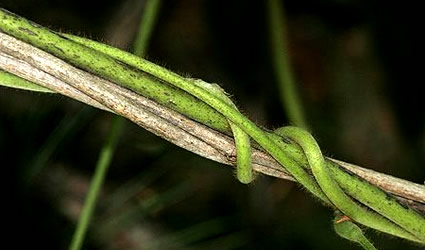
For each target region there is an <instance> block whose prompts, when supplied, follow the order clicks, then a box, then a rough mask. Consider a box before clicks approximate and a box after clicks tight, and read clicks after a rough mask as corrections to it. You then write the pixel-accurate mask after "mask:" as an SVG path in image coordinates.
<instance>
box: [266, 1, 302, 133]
mask: <svg viewBox="0 0 425 250" xmlns="http://www.w3.org/2000/svg"><path fill="white" fill-rule="evenodd" d="M279 2H280V1H279V0H269V1H268V3H267V8H268V14H267V16H268V18H269V33H270V42H271V46H270V48H271V56H272V59H273V67H274V71H275V74H276V78H277V83H278V88H279V95H280V100H281V102H282V104H283V108H284V110H285V111H286V114H287V116H288V119H289V122H290V123H291V125H293V126H298V127H302V128H305V129H307V128H308V125H307V122H306V119H305V115H304V111H303V107H302V103H301V99H300V98H299V95H298V92H297V88H296V83H295V80H294V76H293V73H292V68H291V63H290V59H289V53H288V51H289V49H288V47H289V46H288V39H287V31H286V23H285V22H286V20H285V12H284V9H283V7H282V6H281V4H280V3H279Z"/></svg>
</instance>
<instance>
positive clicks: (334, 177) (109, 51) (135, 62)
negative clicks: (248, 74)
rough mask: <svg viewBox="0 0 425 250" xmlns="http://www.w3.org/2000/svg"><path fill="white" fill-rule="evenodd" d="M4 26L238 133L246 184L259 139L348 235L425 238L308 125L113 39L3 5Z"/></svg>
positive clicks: (415, 221)
mask: <svg viewBox="0 0 425 250" xmlns="http://www.w3.org/2000/svg"><path fill="white" fill-rule="evenodd" d="M0 31H2V32H4V33H7V34H9V35H11V36H14V37H15V38H18V39H20V40H23V41H25V42H27V43H29V44H32V45H33V46H36V47H38V48H40V49H43V50H45V51H47V52H49V53H51V54H53V55H55V56H57V57H59V58H61V59H63V60H65V61H67V62H68V63H70V64H72V65H74V66H77V67H79V68H82V69H84V70H86V71H89V72H92V73H94V74H97V75H99V76H101V77H104V78H106V79H108V80H111V81H114V82H116V83H117V84H120V85H122V86H124V87H126V88H129V89H131V90H133V91H135V92H137V93H139V94H141V95H143V96H145V97H148V98H150V99H153V100H155V101H156V102H158V103H161V104H163V105H165V106H167V107H170V108H172V109H174V110H176V111H178V112H179V113H182V114H184V115H186V116H188V117H190V118H192V119H194V120H196V121H198V122H200V123H203V124H205V125H207V126H209V127H211V128H213V129H216V130H218V131H221V132H225V133H230V132H232V134H233V136H234V138H235V143H236V148H237V177H238V179H239V180H240V181H241V182H242V183H249V182H251V181H252V180H253V178H254V174H253V172H252V167H251V151H250V150H251V145H250V139H253V140H254V141H256V142H257V143H258V144H259V145H260V146H261V148H262V149H263V150H265V151H266V152H268V153H269V154H270V155H271V156H272V157H273V158H274V159H276V161H277V162H279V163H280V164H281V165H282V166H283V167H284V168H285V169H286V170H287V171H288V172H289V173H291V174H292V176H293V177H294V178H295V179H296V180H297V181H298V182H299V183H300V184H301V185H302V186H303V187H305V188H306V189H307V190H308V191H309V192H311V193H312V194H313V195H314V196H316V197H318V198H319V200H321V201H322V202H323V203H324V204H326V205H328V206H329V207H331V208H333V209H334V210H336V211H339V212H340V213H342V214H344V215H345V216H347V218H349V219H346V220H335V221H336V225H335V229H336V231H337V233H338V234H339V235H341V236H342V237H344V238H348V239H350V238H351V240H354V241H357V242H359V243H360V244H361V245H362V246H364V247H365V248H366V247H369V248H368V249H373V245H371V244H370V243H367V242H368V241H367V239H366V238H364V235H363V234H362V233H361V230H360V228H359V227H358V226H357V225H356V224H354V223H358V224H361V225H364V226H367V227H370V228H373V229H376V230H378V231H381V232H385V233H388V234H390V235H394V236H398V237H401V238H404V239H408V240H411V241H413V242H417V243H422V244H425V219H424V217H423V216H422V215H420V214H419V213H417V212H416V211H414V210H413V209H411V208H409V207H405V206H403V205H402V204H400V203H399V202H398V201H397V200H396V199H395V198H394V197H392V196H391V195H389V194H387V193H385V192H384V191H382V190H381V189H379V188H377V187H375V186H373V185H371V184H369V183H368V182H366V181H364V180H362V179H360V178H358V177H356V176H353V175H351V174H350V173H348V172H346V171H344V170H342V169H341V168H339V167H338V165H337V164H336V163H334V162H332V161H329V160H327V159H325V157H323V155H322V153H321V152H320V148H319V146H318V144H317V142H316V141H315V140H314V138H313V137H312V135H311V134H310V133H308V132H307V131H305V130H302V129H300V128H295V127H283V128H280V129H278V130H276V131H274V132H272V131H267V130H265V129H262V128H259V127H258V126H257V125H255V124H254V123H253V122H252V121H250V120H249V119H248V118H246V117H245V116H243V115H242V114H241V113H240V112H239V111H238V109H237V108H236V106H235V105H234V104H233V102H232V101H231V100H230V98H228V97H227V96H226V93H225V92H224V91H223V90H222V89H221V88H220V87H219V86H217V85H212V84H209V83H205V82H203V81H202V80H194V79H188V78H184V77H182V76H180V75H178V74H176V73H174V72H172V71H169V70H167V69H165V68H163V67H160V66H158V65H156V64H154V63H151V62H149V61H147V60H144V59H142V58H140V57H137V56H134V55H132V54H130V53H127V52H124V51H121V50H119V49H117V48H113V47H111V46H108V45H105V44H101V43H98V42H95V41H92V40H89V39H86V38H81V37H77V36H73V35H67V34H59V33H56V32H53V31H50V30H49V29H46V28H44V27H41V26H40V25H37V24H35V23H32V22H30V21H28V20H26V19H24V18H22V17H19V16H17V15H15V14H13V13H10V12H8V11H6V10H3V9H0ZM0 75H4V74H0ZM9 80H10V79H9ZM23 83H25V84H26V85H28V84H29V85H31V83H28V82H23ZM27 88H28V89H31V87H28V86H27ZM32 88H33V90H36V89H34V88H35V87H32ZM353 222H354V223H353ZM338 224H341V225H338ZM359 230H360V231H359Z"/></svg>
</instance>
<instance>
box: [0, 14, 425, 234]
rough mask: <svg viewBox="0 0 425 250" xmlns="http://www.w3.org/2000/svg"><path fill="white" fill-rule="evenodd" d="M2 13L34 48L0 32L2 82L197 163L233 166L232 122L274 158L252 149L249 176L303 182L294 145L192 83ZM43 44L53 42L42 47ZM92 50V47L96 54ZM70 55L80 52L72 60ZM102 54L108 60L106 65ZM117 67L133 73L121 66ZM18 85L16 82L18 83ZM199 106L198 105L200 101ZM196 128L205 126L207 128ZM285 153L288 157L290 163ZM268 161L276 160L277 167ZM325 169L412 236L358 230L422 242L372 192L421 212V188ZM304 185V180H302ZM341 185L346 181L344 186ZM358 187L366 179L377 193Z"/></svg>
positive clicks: (350, 169)
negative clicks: (126, 126) (170, 147)
mask: <svg viewBox="0 0 425 250" xmlns="http://www.w3.org/2000/svg"><path fill="white" fill-rule="evenodd" d="M0 14H2V18H3V23H1V24H2V27H0V30H3V31H7V32H8V33H11V34H13V36H16V37H19V38H21V39H23V40H26V41H30V42H31V43H32V45H29V44H27V43H24V42H22V41H19V40H17V39H15V38H13V37H12V36H9V35H6V34H4V33H0V69H3V70H5V71H1V72H0V74H2V75H3V76H5V75H7V74H8V75H7V76H8V78H7V77H3V78H2V79H3V80H4V79H11V78H13V77H12V76H11V75H10V73H12V74H13V75H17V76H19V77H21V78H24V79H27V80H29V81H31V82H35V83H37V84H39V85H42V86H45V87H47V88H48V89H51V90H53V91H55V92H58V93H61V94H64V95H68V96H71V97H72V98H75V99H79V100H81V101H83V102H86V103H89V104H90V105H93V106H96V107H99V108H102V109H105V110H109V111H113V112H115V113H117V114H120V115H122V116H124V117H127V118H128V119H130V120H132V121H133V122H135V123H137V124H139V125H140V126H142V127H145V128H146V129H147V130H149V131H151V132H153V133H155V134H157V135H159V136H161V137H163V138H165V139H167V140H169V141H171V142H173V143H175V144H177V145H179V146H181V147H183V148H186V149H187V150H190V151H192V152H195V153H197V154H199V155H201V156H204V157H206V158H209V159H212V160H215V161H219V162H222V163H225V164H228V165H234V164H235V159H236V155H235V154H236V150H235V148H234V142H233V140H232V139H231V138H230V137H228V136H227V134H226V132H227V133H228V132H229V126H228V122H227V120H226V119H230V121H231V122H232V123H235V124H237V125H238V126H240V127H241V128H243V130H244V131H245V132H249V135H250V136H251V137H252V138H253V139H254V140H256V141H257V142H258V143H259V144H260V145H261V146H262V148H264V149H265V150H266V151H267V152H268V153H269V154H271V156H273V158H272V157H270V156H269V154H266V153H264V152H263V151H262V150H260V147H258V146H255V147H253V154H252V162H253V169H254V170H256V171H259V172H263V173H266V174H269V175H274V176H277V177H281V178H286V179H290V178H292V177H291V175H289V174H287V172H286V171H285V170H284V169H283V168H282V167H281V165H283V166H285V167H286V168H287V169H288V170H289V171H290V172H291V173H292V174H293V175H294V176H295V178H297V179H298V180H301V179H300V178H301V177H300V176H303V175H305V170H303V169H302V168H299V167H298V168H293V167H292V166H296V165H298V166H305V165H306V164H309V163H307V160H306V159H305V158H304V156H303V152H302V151H301V150H300V148H299V147H298V146H297V145H295V144H293V143H291V142H288V141H285V140H284V138H283V137H280V136H278V135H277V134H275V133H270V132H268V131H264V130H261V129H259V128H258V127H257V126H255V124H253V123H252V122H250V121H249V120H247V119H246V118H245V117H243V116H241V115H240V113H239V112H238V111H237V110H236V109H234V107H232V106H231V105H229V104H228V103H226V102H224V101H223V100H220V99H218V98H216V97H215V96H212V95H210V94H209V93H208V92H207V91H205V89H202V88H200V87H198V86H196V85H194V84H192V83H191V82H190V81H188V80H187V79H184V78H182V77H180V76H178V75H176V74H174V73H173V72H170V71H166V70H164V69H163V68H160V67H159V66H156V65H154V64H152V63H150V62H148V61H144V60H142V59H140V58H137V57H134V56H131V55H129V54H127V53H125V52H122V51H118V50H116V49H114V48H111V47H108V46H105V45H101V44H98V43H96V42H93V41H90V40H87V39H83V38H78V37H73V36H66V37H67V38H65V37H61V36H59V35H57V34H54V33H51V32H50V33H49V32H48V31H46V30H43V28H41V27H39V26H37V25H36V24H33V23H28V22H26V21H22V20H19V18H18V17H16V16H13V15H11V14H10V13H6V12H1V13H0ZM43 39H48V40H49V41H52V42H51V43H45V42H43ZM67 39H70V40H67ZM71 40H73V41H76V42H77V43H75V42H72V41H71ZM80 44H85V45H87V46H89V47H85V46H84V45H80ZM33 45H36V46H38V47H42V48H43V49H44V50H47V51H49V52H50V53H52V52H53V54H55V55H56V56H59V57H62V58H66V61H67V62H64V61H62V60H60V59H58V58H57V57H55V56H52V55H50V54H49V53H47V52H44V51H43V50H40V49H37V48H35V47H34V46H33ZM90 48H94V50H93V49H90ZM97 49H99V50H102V51H103V53H106V54H104V55H103V54H99V52H98V51H96V50H97ZM76 51H78V52H81V53H80V54H77V53H76ZM105 51H106V52H105ZM73 53H74V54H73ZM68 55H69V57H68ZM106 55H109V56H112V58H111V57H109V56H106ZM95 60H98V61H99V63H96V66H93V64H92V62H94V61H95ZM68 62H71V63H73V64H74V65H78V67H80V68H83V69H85V70H88V71H91V72H93V73H96V75H102V77H105V78H106V79H110V80H112V81H113V82H111V81H108V80H105V79H103V78H100V77H98V76H96V75H95V74H91V73H88V72H86V71H83V70H80V69H77V68H75V67H73V66H71V65H70V64H69V63H68ZM122 63H125V64H127V65H129V66H131V67H128V66H123V64H122ZM132 67H133V68H132ZM140 70H141V71H140ZM6 71H7V72H9V73H7V72H6ZM123 72H125V73H123ZM141 72H143V73H141ZM152 76H155V77H156V78H153V77H152ZM16 78H17V81H24V80H22V79H21V80H19V79H20V78H18V77H16ZM162 81H163V82H162ZM114 82H118V83H121V85H124V86H125V87H126V88H123V87H122V86H118V85H117V84H115V83H114ZM141 82H144V83H149V86H150V87H151V88H149V89H148V88H147V87H146V86H144V85H141V84H140V83H141ZM88 83H90V84H88ZM166 83H169V84H171V85H172V86H170V85H167V84H166ZM23 85H25V84H23ZM127 88H130V89H131V90H128V89H127ZM181 90H183V91H181ZM135 92H137V93H138V94H143V95H145V96H148V97H150V98H151V99H154V100H155V101H156V102H154V101H151V100H149V99H147V98H143V97H142V96H140V95H138V94H136V93H135ZM187 93H190V94H191V95H192V96H191V95H188V94H187ZM170 95H172V97H170ZM194 97H196V98H198V99H196V98H194ZM199 100H201V101H202V102H199ZM157 102H159V103H161V104H163V105H165V106H167V105H168V106H172V107H174V109H175V110H177V112H176V111H173V110H171V109H169V107H165V106H163V105H160V104H158V103H157ZM206 104H208V105H209V106H208V105H206ZM194 106H196V108H194ZM211 107H212V108H213V109H211ZM179 113H182V114H185V115H187V116H189V117H190V118H192V119H194V120H196V121H194V120H192V119H189V118H187V117H186V116H184V115H181V114H179ZM223 115H224V116H225V118H224V117H223ZM212 118H214V119H212ZM223 118H224V120H223ZM201 123H202V124H206V125H208V127H207V126H205V125H202V124H201ZM283 152H286V154H289V155H290V156H291V158H288V156H287V155H286V154H284V153H283ZM274 159H277V161H278V162H279V163H280V164H279V163H277V162H276V161H275V160H274ZM294 159H295V160H294ZM323 164H326V166H327V168H328V169H329V171H330V172H331V173H332V175H333V178H335V180H336V181H337V182H338V184H339V185H340V186H341V187H342V188H343V189H344V190H345V191H346V192H347V194H349V195H350V196H351V197H355V198H356V199H357V200H358V201H360V202H361V203H363V204H367V205H368V206H369V207H371V208H373V210H375V211H376V212H378V213H379V214H381V215H384V216H386V217H387V218H390V219H391V220H392V221H393V222H395V223H397V224H398V225H400V226H401V227H403V228H405V229H406V230H407V231H409V232H411V233H413V235H415V236H413V235H411V234H410V233H407V231H403V230H402V229H399V228H397V227H393V226H392V224H388V226H383V227H382V226H378V227H377V226H376V225H374V223H369V220H365V221H364V222H362V224H364V225H368V226H370V227H373V228H377V229H379V230H381V231H384V232H388V233H390V234H394V235H397V236H400V237H403V238H406V239H410V240H413V241H417V242H423V241H424V232H423V228H422V226H421V225H423V223H424V220H423V217H422V218H421V216H420V215H418V214H417V212H414V211H410V210H409V209H407V210H405V208H404V207H402V206H400V205H399V204H398V203H397V202H394V200H393V199H394V198H393V197H392V196H388V195H387V196H386V194H385V193H383V192H382V191H381V190H380V189H377V188H376V187H380V188H381V189H383V190H385V191H386V192H388V193H392V194H395V195H396V196H399V197H401V199H402V201H401V202H403V203H404V204H405V205H408V207H411V208H416V209H417V210H420V211H421V210H422V211H423V210H424V209H423V208H424V203H425V188H424V187H423V186H422V185H418V184H414V183H410V182H408V181H404V180H400V179H397V178H394V177H390V176H387V175H383V174H379V173H376V172H373V171H371V170H366V169H363V168H360V167H357V166H353V165H351V164H348V163H343V162H340V161H336V160H332V159H329V158H327V159H326V161H325V162H324V163H323ZM299 171H301V172H299ZM353 174H355V175H357V176H359V177H361V179H358V178H355V177H353ZM303 178H304V177H303ZM306 178H307V179H308V178H310V177H308V176H306ZM347 180H350V181H349V182H347ZM362 180H366V181H368V182H370V183H372V184H373V185H374V186H376V187H373V186H371V185H370V184H368V183H367V182H364V181H362ZM310 183H311V184H312V186H311V188H309V187H308V186H309V185H310V184H308V182H307V184H308V185H306V184H305V183H303V185H305V186H306V187H307V188H308V189H309V190H311V191H312V192H313V193H315V194H316V195H318V196H319V197H320V195H321V192H320V189H318V188H317V184H315V183H312V182H310ZM399 199H400V198H399ZM382 200H386V201H387V202H388V204H381V201H382ZM334 204H335V203H334ZM404 212H407V213H406V214H405V213H404ZM401 213H403V214H404V215H403V216H406V217H403V219H401V220H399V219H398V218H397V217H398V216H397V214H401ZM357 221H358V220H357ZM421 228H422V229H421ZM416 237H417V238H416Z"/></svg>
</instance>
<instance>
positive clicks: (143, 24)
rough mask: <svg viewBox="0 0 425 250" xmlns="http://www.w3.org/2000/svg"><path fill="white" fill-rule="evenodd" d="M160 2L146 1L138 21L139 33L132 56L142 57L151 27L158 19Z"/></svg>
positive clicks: (147, 43)
mask: <svg viewBox="0 0 425 250" xmlns="http://www.w3.org/2000/svg"><path fill="white" fill-rule="evenodd" d="M160 6H161V0H149V1H146V5H145V7H144V10H143V14H142V17H141V20H140V27H139V31H138V32H137V37H136V39H135V42H134V46H133V54H135V55H137V56H140V57H144V55H145V53H146V48H147V47H148V45H149V40H150V38H151V34H152V30H153V27H154V26H155V22H156V19H157V17H158V12H159V8H160Z"/></svg>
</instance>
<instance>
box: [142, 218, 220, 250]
mask: <svg viewBox="0 0 425 250" xmlns="http://www.w3.org/2000/svg"><path fill="white" fill-rule="evenodd" d="M227 230H228V226H227V218H223V217H220V218H214V219H212V220H208V221H204V222H201V223H199V224H195V225H193V226H190V227H187V228H184V229H182V230H180V231H176V232H174V233H170V234H167V235H164V236H162V237H158V238H157V239H155V240H154V241H150V242H148V243H147V244H146V245H145V246H144V247H143V249H176V248H177V247H178V246H190V245H191V244H194V243H195V242H199V241H202V240H205V239H207V238H209V237H212V236H216V235H218V234H220V233H224V232H226V231H227Z"/></svg>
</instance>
